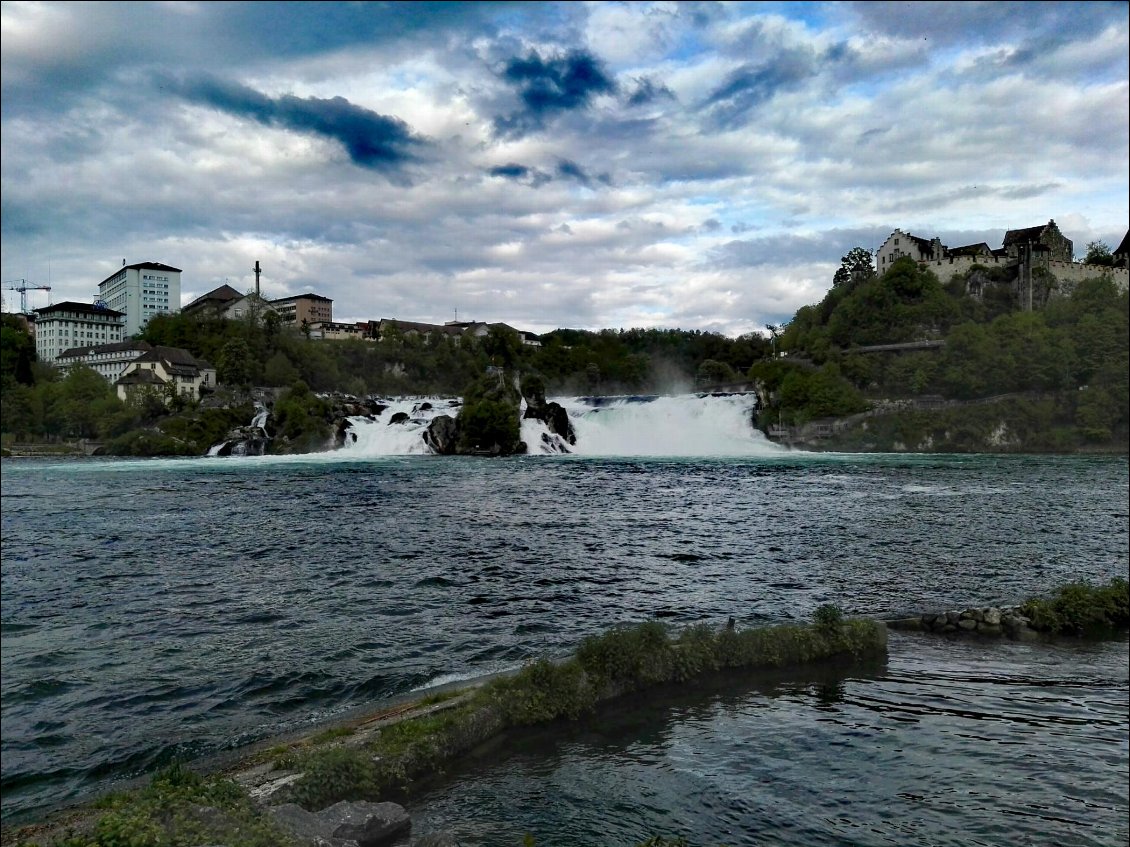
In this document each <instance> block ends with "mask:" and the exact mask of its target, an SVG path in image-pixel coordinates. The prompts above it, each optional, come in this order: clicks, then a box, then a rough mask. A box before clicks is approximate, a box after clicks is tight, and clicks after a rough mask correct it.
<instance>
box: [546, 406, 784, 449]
mask: <svg viewBox="0 0 1130 847" xmlns="http://www.w3.org/2000/svg"><path fill="white" fill-rule="evenodd" d="M557 402H559V403H560V404H561V405H562V406H564V407H565V410H566V411H567V412H568V413H569V420H570V421H572V423H573V429H574V431H575V432H576V434H577V443H576V445H575V446H574V447H573V448H572V450H573V452H575V453H578V454H581V455H586V456H762V455H772V454H779V453H782V452H787V451H786V450H785V448H783V447H779V446H778V445H776V444H773V443H772V442H771V441H769V440H768V439H766V438H765V436H764V435H763V434H762V433H761V432H760V431H758V430H757V429H755V428H754V426H753V403H754V397H753V395H749V394H745V395H742V394H734V395H729V396H719V397H715V396H711V395H705V396H699V395H695V394H685V395H679V396H675V397H654V398H622V399H617V398H602V401H601V403H600V405H594V403H593V402H592V400H591V399H584V398H571V399H565V400H558V401H557Z"/></svg>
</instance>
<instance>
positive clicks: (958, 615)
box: [886, 606, 1040, 641]
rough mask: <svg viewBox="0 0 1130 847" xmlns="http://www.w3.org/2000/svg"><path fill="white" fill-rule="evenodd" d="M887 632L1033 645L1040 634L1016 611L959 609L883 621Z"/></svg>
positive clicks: (1006, 609)
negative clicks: (949, 634)
mask: <svg viewBox="0 0 1130 847" xmlns="http://www.w3.org/2000/svg"><path fill="white" fill-rule="evenodd" d="M886 623H887V626H888V627H889V628H890V629H898V630H909V631H917V632H934V633H952V634H954V635H984V636H988V637H991V638H1000V637H1002V636H1003V637H1005V638H1011V639H1014V640H1016V641H1034V640H1036V639H1037V638H1039V637H1040V633H1039V632H1038V631H1037V630H1035V629H1033V628H1032V626H1031V624H1032V622H1031V620H1029V619H1028V618H1027V617H1025V615H1024V614H1023V612H1021V610H1020V609H1019V608H1018V607H1015V606H1013V607H1005V608H997V607H996V606H989V607H987V608H971V609H962V610H960V611H947V612H927V613H926V614H922V615H919V616H917V617H912V618H900V619H897V620H893V621H887V622H886Z"/></svg>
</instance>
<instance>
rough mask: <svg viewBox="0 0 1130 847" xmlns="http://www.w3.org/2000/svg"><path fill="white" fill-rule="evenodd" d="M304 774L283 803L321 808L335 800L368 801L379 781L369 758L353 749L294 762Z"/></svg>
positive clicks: (334, 750)
mask: <svg viewBox="0 0 1130 847" xmlns="http://www.w3.org/2000/svg"><path fill="white" fill-rule="evenodd" d="M298 766H299V767H300V768H302V770H303V771H304V774H303V776H302V778H301V779H299V780H298V781H297V782H295V783H294V784H293V785H292V786H290V790H289V791H288V792H287V794H286V799H287V801H289V802H291V803H297V804H298V805H300V806H302V807H303V808H306V809H324V808H326V807H327V806H331V805H333V804H334V803H336V802H338V801H339V800H363V799H372V798H373V797H375V796H376V795H377V790H378V788H379V785H380V783H379V780H378V777H377V768H376V765H375V764H374V762H373V759H372V756H371V755H370V754H368V753H366V752H365V751H363V750H360V749H358V748H356V747H332V748H329V749H325V750H316V751H314V752H313V753H311V754H309V755H308V756H305V757H302V758H301V759H300V761H299V763H298Z"/></svg>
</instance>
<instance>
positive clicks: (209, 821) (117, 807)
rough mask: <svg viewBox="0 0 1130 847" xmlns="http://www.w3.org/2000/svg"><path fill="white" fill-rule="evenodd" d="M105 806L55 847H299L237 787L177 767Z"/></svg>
mask: <svg viewBox="0 0 1130 847" xmlns="http://www.w3.org/2000/svg"><path fill="white" fill-rule="evenodd" d="M102 807H103V808H105V809H106V811H105V812H104V813H103V814H102V815H101V816H100V817H98V818H97V820H96V821H94V823H93V825H92V826H91V827H89V828H88V829H87V830H86V831H81V832H79V831H74V830H71V831H69V832H67V833H65V834H63V835H62V837H61V838H59V839H56V840H54V841H53V842H52V843H53V844H55V845H57V847H173V845H177V846H178V847H179V845H204V844H217V843H221V842H222V843H223V844H225V845H227V847H289V845H294V844H295V842H294V840H293V839H292V838H291V837H290V836H289V835H288V834H287V833H285V832H283V831H281V830H279V829H277V828H276V827H275V826H274V825H273V823H272V822H271V821H270V819H269V818H267V817H266V816H264V815H263V814H262V813H261V811H260V810H259V809H258V808H256V807H255V806H254V804H253V803H252V802H251V800H250V799H249V798H248V796H247V795H246V794H245V793H244V791H243V789H242V788H241V787H240V786H239V785H237V784H236V783H235V782H233V781H232V780H229V779H225V778H223V777H219V776H213V777H204V776H201V775H200V774H197V773H195V772H194V771H191V770H189V769H188V768H186V767H184V766H183V765H179V764H178V765H172V766H171V767H168V768H165V769H164V770H161V771H159V772H158V773H157V774H156V775H155V776H154V777H153V779H152V781H151V782H150V784H149V785H148V786H146V787H145V788H143V789H141V790H140V791H137V792H132V793H128V794H115V795H111V796H110V797H108V798H104V800H103V803H102ZM22 843H27V844H30V843H31V842H22Z"/></svg>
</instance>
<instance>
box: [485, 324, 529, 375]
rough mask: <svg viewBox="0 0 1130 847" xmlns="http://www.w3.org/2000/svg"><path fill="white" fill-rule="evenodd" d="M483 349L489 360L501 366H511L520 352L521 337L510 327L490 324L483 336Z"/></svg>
mask: <svg viewBox="0 0 1130 847" xmlns="http://www.w3.org/2000/svg"><path fill="white" fill-rule="evenodd" d="M483 350H485V351H486V354H487V355H488V356H490V358H491V361H492V362H494V363H495V364H497V365H501V366H502V367H503V368H507V369H509V368H512V367H514V365H515V364H516V363H517V361H518V356H519V355H520V354H521V352H522V339H521V338H519V337H518V333H516V332H515V331H514V330H512V329H507V328H506V327H503V326H492V327H491V328H490V329H489V330H487V334H486V335H485V336H483Z"/></svg>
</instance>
